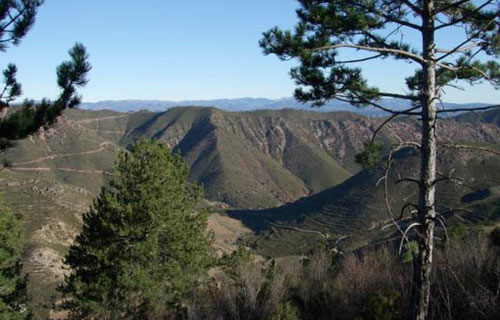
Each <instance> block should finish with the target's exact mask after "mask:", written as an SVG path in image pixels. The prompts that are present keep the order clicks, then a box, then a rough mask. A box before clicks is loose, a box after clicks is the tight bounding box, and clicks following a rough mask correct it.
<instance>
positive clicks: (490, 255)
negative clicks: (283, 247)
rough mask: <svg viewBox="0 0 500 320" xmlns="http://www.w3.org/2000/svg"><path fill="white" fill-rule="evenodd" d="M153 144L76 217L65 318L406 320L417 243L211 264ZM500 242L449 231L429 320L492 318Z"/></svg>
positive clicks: (233, 257) (186, 188)
mask: <svg viewBox="0 0 500 320" xmlns="http://www.w3.org/2000/svg"><path fill="white" fill-rule="evenodd" d="M187 172H188V171H187V167H186V165H185V164H184V163H183V161H182V159H181V158H180V156H179V155H177V154H171V153H170V150H169V148H168V147H166V146H165V145H164V144H162V143H160V142H157V141H153V140H139V142H137V143H135V144H134V145H133V147H132V151H131V152H130V153H128V152H122V153H121V154H120V156H119V160H118V162H117V165H116V176H115V178H113V179H112V180H111V182H110V187H108V188H103V189H102V191H101V193H100V195H99V196H98V197H97V199H96V200H95V201H94V205H93V206H92V207H91V209H90V211H89V212H88V213H87V214H85V215H84V217H83V229H82V231H81V233H80V235H79V236H78V237H77V238H76V241H75V243H74V244H73V245H72V246H71V248H70V251H69V254H68V255H67V256H66V263H67V265H68V266H69V270H68V272H69V274H68V275H67V276H66V277H65V281H64V284H62V285H61V286H60V287H59V291H61V292H62V293H63V300H62V302H61V303H59V304H58V305H57V307H56V308H57V309H59V310H60V311H61V313H60V314H62V315H64V316H67V317H68V318H69V319H95V318H98V319H248V320H250V319H406V318H408V316H409V312H410V309H411V304H410V299H409V297H410V295H411V292H410V291H411V289H410V288H411V283H412V280H411V276H410V275H411V268H412V267H413V262H414V256H415V250H418V247H417V246H416V245H415V242H413V241H410V242H406V244H405V246H403V247H404V250H403V252H402V254H401V255H399V254H398V253H397V252H396V250H395V248H393V247H392V246H391V245H390V244H387V245H385V246H381V247H371V248H366V249H364V250H358V251H356V252H352V253H345V254H343V253H341V252H340V251H339V250H337V248H335V247H333V248H330V247H329V245H328V243H323V244H318V246H317V249H316V250H314V251H312V252H310V254H309V255H308V257H305V256H304V257H288V258H285V259H278V260H271V261H259V260H256V259H255V257H253V256H252V255H251V254H250V253H249V251H247V250H246V249H244V248H239V249H238V250H236V251H234V252H233V253H232V254H224V255H222V256H221V257H219V258H217V257H216V256H215V255H214V254H212V255H210V254H209V253H210V251H211V250H210V249H209V248H210V247H209V244H210V241H211V235H210V234H207V233H206V231H205V230H206V222H207V216H206V212H205V210H203V209H201V208H200V207H199V203H200V200H201V189H200V188H198V187H196V186H195V185H193V184H191V183H188V182H187V181H186V177H187ZM499 241H500V237H499V234H498V229H495V230H494V231H493V232H491V234H490V235H486V234H484V233H470V232H468V230H467V228H466V227H465V226H463V225H462V226H461V225H459V226H456V227H454V228H452V229H450V232H449V233H448V232H447V233H446V237H445V238H444V239H443V241H442V242H441V243H440V244H439V246H438V248H439V249H438V253H437V254H436V261H435V266H436V269H435V270H436V272H435V273H434V274H433V278H434V279H433V282H432V283H433V288H432V304H431V310H430V317H431V318H432V319H459V318H461V319H471V318H479V317H480V318H484V319H495V318H496V317H497V316H498V314H499V312H500V294H499V288H500V246H499Z"/></svg>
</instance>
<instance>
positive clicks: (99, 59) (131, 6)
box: [0, 0, 500, 103]
mask: <svg viewBox="0 0 500 320" xmlns="http://www.w3.org/2000/svg"><path fill="white" fill-rule="evenodd" d="M296 8H297V2H296V1H294V0H251V1H250V0H211V1H207V0H142V1H136V0H134V1H133V0H105V1H103V0H46V1H45V4H44V5H43V6H42V7H41V8H40V11H39V13H38V15H37V21H36V23H35V25H34V27H33V29H32V30H31V31H30V32H29V33H28V35H27V36H26V37H25V38H23V40H22V42H21V44H20V45H19V46H17V47H11V48H9V49H8V50H7V52H5V53H0V56H1V57H2V59H1V60H0V61H1V62H2V63H1V64H0V67H1V68H4V65H5V66H6V65H7V63H15V64H16V65H17V67H18V70H19V71H18V80H19V82H21V83H22V85H23V93H24V96H23V98H30V99H35V100H39V99H42V98H51V99H53V98H56V97H57V92H58V89H57V85H56V75H55V69H56V66H57V65H58V64H59V63H61V62H62V61H63V60H66V59H67V58H68V56H67V51H68V50H69V49H70V48H71V47H72V46H73V44H74V43H75V42H81V43H83V44H84V45H85V46H86V47H87V49H88V52H89V55H90V59H89V60H90V63H91V64H92V71H91V72H90V74H89V79H90V82H89V83H88V85H87V86H86V87H85V88H83V89H82V90H80V93H81V94H82V95H83V101H86V102H95V101H102V100H123V99H147V100H174V101H179V100H200V99H222V98H228V99H231V98H242V97H263V98H273V99H274V98H282V97H289V96H292V95H293V90H294V88H295V85H294V82H293V80H291V79H290V77H289V69H290V68H291V67H292V66H293V65H294V64H295V62H293V61H287V62H283V61H280V60H279V59H278V58H277V57H275V56H272V55H271V56H264V55H263V54H262V49H261V48H260V47H259V45H258V41H259V39H260V38H261V37H262V32H264V31H266V30H268V29H270V28H271V27H274V26H279V27H282V28H291V27H293V25H294V24H295V23H296V22H297V18H296V15H295V9H296ZM450 36H451V35H450ZM362 67H363V71H364V75H365V76H366V78H368V80H369V84H370V85H375V86H379V87H380V88H381V89H382V90H383V91H392V92H398V93H403V92H404V88H405V86H404V78H405V77H406V76H408V75H410V74H411V73H412V72H413V70H414V69H415V66H411V65H408V64H407V63H404V62H395V61H390V60H383V61H380V62H376V63H373V62H371V63H369V64H363V66H362ZM444 100H445V101H448V102H462V103H465V102H486V103H498V101H499V100H500V92H499V91H496V90H493V89H492V88H491V87H490V86H488V85H480V86H476V87H474V88H473V89H470V90H466V91H463V92H462V91H459V90H455V89H450V90H447V95H446V97H445V99H444Z"/></svg>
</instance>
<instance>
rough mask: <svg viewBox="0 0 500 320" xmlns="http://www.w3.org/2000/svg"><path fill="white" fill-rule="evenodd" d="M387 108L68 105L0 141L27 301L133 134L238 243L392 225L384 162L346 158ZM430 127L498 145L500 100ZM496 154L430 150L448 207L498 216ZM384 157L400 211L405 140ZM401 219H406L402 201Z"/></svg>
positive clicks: (221, 235)
mask: <svg viewBox="0 0 500 320" xmlns="http://www.w3.org/2000/svg"><path fill="white" fill-rule="evenodd" d="M383 121H384V119H383V118H373V117H372V118H370V117H366V116H362V115H359V114H354V113H349V112H335V113H316V112H306V111H300V110H292V109H285V110H259V111H252V112H228V111H222V110H219V109H216V108H205V107H182V108H172V109H169V110H168V111H166V112H161V113H154V112H148V111H141V112H130V113H120V112H115V111H107V110H101V111H86V110H79V109H73V110H67V111H65V113H64V115H63V116H62V117H61V118H60V119H59V120H58V122H57V123H56V124H55V125H54V126H53V127H51V128H50V129H48V130H41V131H40V132H39V133H38V134H37V135H34V136H30V137H29V138H28V139H24V140H22V141H19V142H18V143H17V145H16V147H15V148H12V149H9V150H8V151H7V152H6V153H5V155H4V159H2V160H3V162H4V165H5V166H4V167H3V169H2V170H1V171H0V185H1V189H0V190H1V191H0V193H1V194H0V196H1V197H2V198H3V199H4V200H5V201H6V202H7V203H8V205H9V206H11V207H12V208H13V209H14V210H15V211H17V212H19V213H22V214H23V215H24V227H25V233H26V238H27V244H28V248H27V251H26V254H25V257H24V268H25V272H27V273H29V274H30V282H29V292H30V296H31V297H32V299H33V304H34V306H35V310H38V311H39V312H42V311H40V310H47V309H49V308H50V305H49V301H51V299H52V295H53V294H55V286H56V285H57V283H58V282H60V281H61V280H62V279H63V277H64V275H65V273H66V271H65V269H64V267H63V265H62V259H63V257H64V255H65V253H66V252H67V249H68V247H69V245H70V244H71V242H72V239H74V237H75V236H76V234H77V233H78V232H79V230H80V227H81V217H82V214H84V213H85V212H86V211H87V209H88V206H89V205H90V204H91V203H92V199H93V198H94V197H95V196H96V195H97V193H98V192H99V189H100V188H101V187H102V186H106V184H107V181H109V179H110V178H112V177H113V175H114V173H113V167H114V163H115V161H116V156H117V154H118V153H119V152H120V151H121V150H124V149H126V148H128V147H129V146H130V145H131V144H132V143H133V142H135V141H137V140H138V139H141V138H146V139H149V138H152V139H157V140H160V141H162V142H163V143H165V144H167V145H168V146H169V147H170V148H171V149H172V150H173V152H178V153H180V154H181V155H182V156H183V158H184V159H185V161H186V162H187V163H188V165H189V167H190V176H189V179H190V181H192V182H195V183H198V184H201V185H203V187H204V190H205V196H206V198H207V202H206V204H207V206H209V207H210V208H211V211H212V212H213V214H212V215H211V216H210V218H209V228H210V229H211V230H212V231H214V233H215V247H216V249H217V250H221V251H228V250H233V249H234V248H236V246H237V245H239V244H243V245H246V246H249V247H251V248H254V249H255V250H256V252H257V253H258V254H261V255H263V256H269V257H271V256H288V255H301V254H304V253H307V252H308V251H309V250H310V249H311V248H312V247H314V246H315V245H316V244H317V243H318V240H321V237H318V234H317V233H322V234H325V235H328V238H329V239H331V241H334V242H335V241H337V240H339V239H340V240H339V243H340V246H341V247H342V250H354V249H357V248H359V247H363V246H367V245H374V244H377V243H381V242H386V241H391V239H396V238H397V237H398V233H397V230H396V229H395V228H393V227H392V224H391V220H390V218H389V216H388V215H387V209H386V203H385V198H384V188H383V184H380V182H379V179H380V177H381V176H382V175H383V174H384V162H382V163H381V164H380V165H379V166H378V167H377V168H375V169H374V170H373V171H371V172H370V171H364V170H362V168H361V167H360V166H359V165H358V164H357V163H356V162H355V155H356V154H357V153H359V152H360V151H361V150H362V148H363V144H364V143H365V142H366V141H367V140H368V139H369V138H370V137H371V135H372V134H373V132H374V131H375V130H376V128H377V127H378V126H379V125H380V124H381V123H382V122H383ZM438 129H439V131H440V133H441V142H442V143H449V142H454V143H458V142H460V143H464V144H465V143H466V144H470V145H473V146H481V147H491V148H496V150H498V148H499V146H498V142H499V141H500V127H499V126H498V112H496V111H490V112H487V113H483V114H480V115H477V114H476V115H462V116H460V117H457V118H455V119H445V120H443V121H441V122H440V123H439V128H438ZM418 139H419V127H418V123H417V122H416V121H414V120H410V119H405V118H402V119H401V120H397V121H394V122H391V123H389V124H388V125H387V126H386V127H385V128H384V129H383V130H382V131H380V133H379V134H378V140H379V141H381V142H382V143H383V144H384V148H385V149H384V151H383V152H384V154H387V152H388V148H389V146H390V145H392V144H394V143H398V142H400V141H415V140H418ZM497 157H498V156H496V155H493V154H488V153H484V152H479V151H477V150H463V151H460V150H459V151H457V150H448V151H444V152H442V153H440V155H439V167H440V170H441V171H440V172H442V174H443V175H450V173H452V174H454V175H455V176H456V177H461V178H463V179H464V180H461V181H462V183H461V184H460V185H458V184H452V183H449V182H448V183H444V184H442V185H440V186H439V188H438V199H439V200H438V201H439V203H438V208H439V210H440V211H442V212H443V213H444V215H443V216H444V218H445V219H447V220H449V221H450V222H453V221H465V222H466V223H469V224H471V225H472V224H473V225H476V226H477V227H478V228H490V227H491V225H494V224H495V223H498V221H500V212H499V210H498V208H499V207H500V174H499V172H500V170H499V169H500V167H499V166H500V161H498V158H497ZM394 158H395V162H394V166H393V169H394V170H392V171H391V174H390V176H389V179H388V182H389V183H388V188H389V189H388V192H389V194H391V199H390V205H391V207H392V208H393V210H394V212H395V216H399V213H400V211H401V207H402V206H404V204H405V203H407V202H411V201H413V200H414V197H415V193H414V190H413V189H412V187H413V186H411V185H410V184H405V183H398V184H397V185H396V184H395V182H396V181H397V180H400V179H401V178H402V177H406V176H410V177H411V176H412V174H413V175H414V172H415V167H416V166H417V160H418V159H416V158H415V155H414V154H413V153H412V152H411V150H406V149H403V150H400V151H399V152H398V153H396V154H395V157H394ZM377 182H379V183H377ZM412 190H413V191H412ZM453 208H460V210H461V213H460V214H455V213H454V212H453V210H452V209H453ZM405 219H407V221H411V219H410V216H409V215H407V216H406V217H405ZM299 229H300V230H309V231H313V232H309V233H308V232H301V231H298V230H299Z"/></svg>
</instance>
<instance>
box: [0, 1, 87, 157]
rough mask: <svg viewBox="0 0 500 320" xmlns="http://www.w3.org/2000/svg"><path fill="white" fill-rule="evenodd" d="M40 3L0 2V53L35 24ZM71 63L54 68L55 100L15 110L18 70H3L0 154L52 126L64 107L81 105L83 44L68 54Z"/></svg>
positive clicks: (84, 80) (18, 92)
mask: <svg viewBox="0 0 500 320" xmlns="http://www.w3.org/2000/svg"><path fill="white" fill-rule="evenodd" d="M43 2H44V1H43V0H0V51H5V50H7V48H8V45H9V44H13V45H18V44H19V43H20V41H21V39H22V38H23V37H24V36H25V35H26V34H27V32H28V31H29V30H30V28H31V27H32V26H33V24H34V23H35V18H36V14H37V10H38V8H39V7H40V6H41V5H42V4H43ZM69 55H70V57H71V60H69V61H66V62H63V63H61V64H60V65H59V66H58V67H57V84H58V86H59V87H60V88H61V93H60V94H59V97H58V98H57V99H56V100H55V101H50V100H47V99H44V100H42V101H41V102H40V103H35V102H34V101H31V100H26V101H25V102H23V103H22V104H21V106H20V107H19V108H16V110H15V111H13V110H10V109H12V108H11V104H12V102H13V101H15V99H16V98H18V97H19V96H21V94H22V90H21V84H19V82H17V79H16V74H17V67H16V66H15V65H14V64H9V65H8V66H7V68H6V69H5V70H4V71H3V84H4V88H3V90H1V91H0V151H2V150H4V149H6V148H8V147H10V146H12V144H13V141H14V140H18V139H23V138H26V137H27V136H28V135H30V134H33V133H35V132H36V131H37V130H38V129H40V128H41V127H44V126H48V125H50V124H52V123H53V122H54V121H55V120H56V118H57V117H58V116H59V115H60V114H61V112H62V111H63V110H64V109H66V108H73V107H75V106H77V105H78V104H79V103H80V99H81V98H80V97H79V96H78V95H77V92H76V89H77V88H78V87H82V86H84V85H85V84H87V78H86V77H87V74H88V72H89V71H90V69H91V66H90V64H89V63H88V61H87V60H88V55H87V52H86V49H85V47H84V46H83V45H82V44H79V43H77V44H75V46H74V47H73V48H72V49H71V50H70V51H69Z"/></svg>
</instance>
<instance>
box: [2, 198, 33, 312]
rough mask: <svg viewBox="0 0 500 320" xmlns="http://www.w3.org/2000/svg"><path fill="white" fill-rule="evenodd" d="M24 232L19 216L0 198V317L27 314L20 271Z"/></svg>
mask: <svg viewBox="0 0 500 320" xmlns="http://www.w3.org/2000/svg"><path fill="white" fill-rule="evenodd" d="M22 251H23V232H22V226H21V217H19V216H18V215H16V214H14V213H12V211H11V210H10V209H9V208H8V207H6V206H5V205H4V204H3V203H1V202H0V320H20V319H28V318H29V317H30V312H29V310H28V309H27V308H26V307H25V302H26V298H27V297H26V278H25V277H23V276H22V275H21V254H22Z"/></svg>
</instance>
